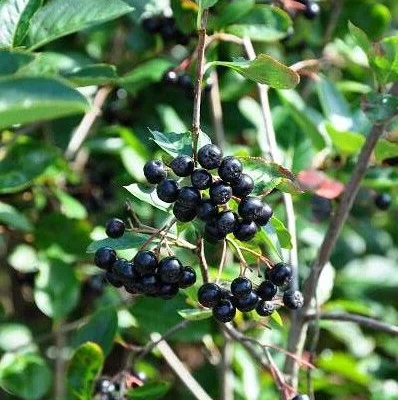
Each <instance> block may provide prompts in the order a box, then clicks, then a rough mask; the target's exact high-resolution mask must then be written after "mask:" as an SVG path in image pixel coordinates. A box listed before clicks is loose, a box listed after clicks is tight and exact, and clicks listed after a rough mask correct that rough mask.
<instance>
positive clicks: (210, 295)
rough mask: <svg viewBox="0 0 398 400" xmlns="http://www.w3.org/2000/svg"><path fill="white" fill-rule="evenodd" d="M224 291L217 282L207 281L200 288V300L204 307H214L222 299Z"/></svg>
mask: <svg viewBox="0 0 398 400" xmlns="http://www.w3.org/2000/svg"><path fill="white" fill-rule="evenodd" d="M221 297H222V292H221V289H220V287H219V286H218V285H216V284H215V283H205V284H203V285H202V286H201V287H200V288H199V290H198V301H199V303H200V304H202V306H204V307H208V308H211V307H214V306H215V305H216V304H218V303H219V302H220V300H221Z"/></svg>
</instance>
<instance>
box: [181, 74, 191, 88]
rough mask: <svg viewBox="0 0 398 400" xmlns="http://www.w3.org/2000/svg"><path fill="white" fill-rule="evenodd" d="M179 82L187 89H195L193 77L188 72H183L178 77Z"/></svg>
mask: <svg viewBox="0 0 398 400" xmlns="http://www.w3.org/2000/svg"><path fill="white" fill-rule="evenodd" d="M178 84H179V85H180V86H181V87H182V88H183V89H186V90H193V87H194V86H193V82H192V78H191V77H190V76H189V75H187V74H181V75H180V76H179V77H178Z"/></svg>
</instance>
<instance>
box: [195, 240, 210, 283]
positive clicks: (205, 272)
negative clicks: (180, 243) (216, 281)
mask: <svg viewBox="0 0 398 400" xmlns="http://www.w3.org/2000/svg"><path fill="white" fill-rule="evenodd" d="M197 252H198V257H199V267H200V271H201V273H202V280H203V283H207V282H209V266H208V265H207V261H206V256H205V242H204V240H203V238H201V239H200V240H199V243H198V249H197Z"/></svg>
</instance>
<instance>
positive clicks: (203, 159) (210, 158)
mask: <svg viewBox="0 0 398 400" xmlns="http://www.w3.org/2000/svg"><path fill="white" fill-rule="evenodd" d="M221 159H222V151H221V149H220V148H219V147H217V146H215V145H214V144H206V145H205V146H203V147H201V148H200V149H199V151H198V162H199V164H200V165H201V166H202V167H203V168H205V169H215V168H218V167H219V166H220V164H221Z"/></svg>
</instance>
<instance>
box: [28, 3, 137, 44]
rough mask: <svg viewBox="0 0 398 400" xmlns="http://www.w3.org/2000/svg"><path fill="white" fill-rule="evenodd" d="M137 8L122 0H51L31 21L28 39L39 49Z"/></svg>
mask: <svg viewBox="0 0 398 400" xmlns="http://www.w3.org/2000/svg"><path fill="white" fill-rule="evenodd" d="M131 11H133V8H132V7H130V6H128V5H127V4H126V3H124V2H123V1H120V0H86V1H84V2H83V3H82V2H81V1H80V0H68V1H67V2H66V1H64V0H51V1H49V2H47V3H46V4H45V5H44V6H43V7H42V8H40V10H39V11H38V12H36V14H35V15H34V16H33V18H32V19H31V21H30V27H29V35H28V42H29V45H30V48H31V49H36V48H38V47H40V46H43V45H44V44H46V43H49V42H51V41H53V40H55V39H58V38H60V37H62V36H66V35H69V34H71V33H74V32H78V31H81V30H83V29H86V28H89V27H91V26H94V25H98V24H101V23H103V22H106V21H109V20H112V19H115V18H118V17H120V16H122V15H124V14H127V13H129V12H131Z"/></svg>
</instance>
